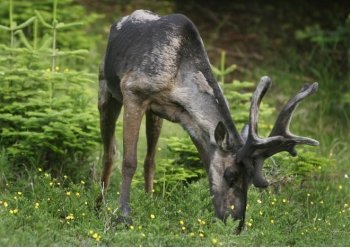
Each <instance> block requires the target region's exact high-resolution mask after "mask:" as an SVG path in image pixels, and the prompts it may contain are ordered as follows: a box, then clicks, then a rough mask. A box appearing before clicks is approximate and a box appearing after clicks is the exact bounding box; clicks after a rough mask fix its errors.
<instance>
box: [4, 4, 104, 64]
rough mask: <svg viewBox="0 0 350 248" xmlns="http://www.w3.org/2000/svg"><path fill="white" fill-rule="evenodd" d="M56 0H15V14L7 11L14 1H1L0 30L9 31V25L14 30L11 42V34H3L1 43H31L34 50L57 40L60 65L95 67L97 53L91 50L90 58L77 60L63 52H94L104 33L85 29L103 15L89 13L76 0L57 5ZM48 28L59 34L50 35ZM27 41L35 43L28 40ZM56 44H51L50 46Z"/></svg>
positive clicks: (17, 44)
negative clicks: (67, 58)
mask: <svg viewBox="0 0 350 248" xmlns="http://www.w3.org/2000/svg"><path fill="white" fill-rule="evenodd" d="M55 2H57V0H39V1H24V0H14V1H13V4H12V5H13V7H12V11H13V13H12V12H11V11H10V12H9V11H8V9H9V8H10V6H11V3H12V0H8V1H1V2H0V20H1V22H3V23H1V24H3V25H1V26H0V33H4V31H10V30H8V29H6V27H7V26H8V28H11V27H12V30H13V31H11V32H10V35H9V36H10V37H11V42H10V43H9V42H8V37H9V36H6V35H0V37H1V38H0V43H4V44H11V47H20V46H25V47H27V48H28V44H29V45H31V46H32V47H33V48H34V49H38V48H39V46H43V45H45V46H44V47H45V48H47V44H48V43H51V42H53V43H55V42H56V43H57V44H56V45H55V47H56V48H57V49H58V48H59V49H60V50H62V51H58V50H57V53H56V54H54V55H55V56H59V57H60V59H59V60H60V61H59V62H60V63H61V64H64V65H65V66H68V67H72V66H74V67H75V68H77V69H86V68H87V69H90V70H91V69H92V70H96V66H93V67H92V66H91V65H92V63H91V62H92V61H96V59H98V58H96V56H97V54H95V53H90V57H88V58H87V57H84V59H78V60H72V59H70V60H66V57H64V56H62V55H65V54H64V53H69V52H72V51H73V50H75V52H74V53H77V51H81V50H90V52H94V51H95V50H96V49H97V48H96V45H97V41H98V40H100V39H101V36H100V35H98V34H96V33H93V34H89V33H87V32H86V31H87V28H88V27H91V26H93V25H94V23H95V22H96V21H97V20H99V19H101V18H102V15H100V14H96V13H87V11H86V10H85V9H84V8H83V7H82V6H80V5H77V4H76V3H75V2H74V1H73V0H60V1H58V2H57V3H56V4H55ZM55 6H56V7H57V9H55V8H56V7H55ZM17 23H21V24H20V25H18V24H17ZM68 23H69V24H68ZM77 24H82V25H77ZM1 27H2V28H1ZM1 29H2V30H1ZM47 29H51V31H52V33H51V34H53V33H55V32H56V31H57V30H59V32H57V37H56V38H55V37H53V36H51V34H49V33H48V32H47ZM55 30H56V31H55ZM54 36H55V35H54ZM28 40H32V41H33V42H28ZM39 43H41V44H39ZM53 43H51V47H52V45H53ZM55 52H56V49H53V50H51V53H55ZM76 55H79V54H76Z"/></svg>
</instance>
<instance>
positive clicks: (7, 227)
mask: <svg viewBox="0 0 350 248" xmlns="http://www.w3.org/2000/svg"><path fill="white" fill-rule="evenodd" d="M12 4H13V6H12ZM0 7H1V8H0V9H1V11H0V25H2V26H0V34H1V36H0V54H1V56H0V62H1V63H0V81H1V82H2V83H1V84H2V85H1V86H0V87H1V88H0V246H349V244H350V231H349V226H350V179H349V177H350V170H349V160H350V155H349V154H350V153H349V144H350V143H349V141H350V133H349V130H350V129H349V128H350V121H349V113H350V112H349V109H350V106H349V105H350V100H349V99H350V98H349V95H350V94H349V92H350V89H349V85H348V83H347V82H348V78H349V76H348V74H346V73H344V71H341V70H340V69H339V67H337V64H336V63H332V57H330V54H333V52H334V51H335V49H337V48H336V46H334V44H330V46H329V47H328V44H329V43H327V42H329V41H327V40H326V38H327V37H324V36H322V33H321V34H320V33H317V35H318V36H317V37H318V40H317V39H316V40H317V41H320V39H322V38H323V39H324V40H326V41H327V42H326V41H325V42H324V44H323V43H322V44H323V46H320V44H319V43H316V44H315V43H312V39H311V43H310V44H311V45H312V46H313V51H312V52H310V53H306V55H307V56H306V55H305V54H304V55H305V56H306V57H303V58H300V57H299V56H297V55H296V50H293V49H290V50H286V51H285V54H284V57H282V58H280V57H279V58H275V59H276V60H277V62H276V61H274V60H270V61H269V63H266V64H264V65H261V66H258V67H255V68H254V70H252V71H251V72H250V73H249V74H247V78H244V76H243V78H241V79H237V78H235V79H234V80H233V83H231V82H232V81H231V77H235V75H236V74H234V72H236V66H233V65H230V62H228V60H226V59H225V53H217V55H216V60H215V63H214V62H213V71H214V73H215V75H216V76H217V78H218V80H219V81H220V82H221V84H222V87H223V90H224V93H225V95H226V97H227V99H228V102H229V104H230V107H231V111H232V115H233V118H234V119H235V120H236V121H237V123H238V126H239V127H241V126H242V125H243V124H244V123H245V122H246V120H247V118H248V108H249V98H250V96H251V94H252V92H253V90H254V87H255V84H256V82H257V81H258V79H259V78H260V76H261V75H265V74H268V75H271V76H272V78H273V81H274V82H275V83H274V85H273V87H272V89H271V92H269V93H268V94H267V96H266V97H265V98H266V100H265V99H264V104H263V105H262V113H261V125H260V126H259V128H260V129H261V132H262V133H263V134H266V133H267V132H268V130H269V128H271V125H272V124H273V120H274V118H275V116H276V114H277V113H278V111H279V109H280V105H281V102H285V101H286V100H287V99H288V98H289V96H290V95H292V94H293V93H294V92H296V91H297V90H298V89H299V88H300V87H301V85H302V83H303V82H304V81H308V82H310V83H311V82H312V81H318V82H319V84H320V89H319V92H317V93H316V94H315V95H314V96H312V97H310V99H307V100H306V101H305V102H303V103H302V104H301V105H300V106H299V108H298V110H297V111H296V113H295V116H294V118H293V120H292V123H293V124H292V129H293V132H295V133H298V134H302V135H307V136H310V137H313V138H315V139H317V140H319V141H320V146H319V147H316V148H315V147H312V148H305V147H297V150H298V151H299V155H298V157H296V158H293V157H291V156H290V155H289V154H287V153H282V154H279V155H276V156H274V157H272V158H270V159H268V160H267V161H266V163H265V166H264V174H265V175H266V177H267V178H268V179H269V181H270V182H271V185H270V186H269V187H268V188H267V189H264V190H262V189H257V188H254V187H253V186H252V187H251V188H250V189H249V192H248V206H247V213H246V225H245V228H244V230H243V232H242V233H241V234H240V235H235V231H234V230H235V227H236V226H237V223H236V222H233V221H232V220H229V221H228V222H227V223H226V224H224V223H223V222H221V221H219V220H218V219H216V218H215V217H214V210H213V206H212V201H211V198H210V195H209V186H208V179H207V177H206V174H205V172H204V170H203V169H202V168H201V163H200V161H199V159H198V155H197V153H196V151H195V149H194V147H193V145H192V144H191V142H190V140H189V139H188V137H187V134H186V133H185V132H184V131H183V130H182V128H181V127H180V126H179V125H176V124H173V123H170V122H165V123H164V127H163V129H162V134H161V138H160V140H159V144H158V148H157V150H158V153H157V171H156V176H155V179H156V180H155V189H154V192H153V194H152V195H148V194H146V193H145V192H144V185H143V175H142V174H143V168H142V167H143V166H142V164H143V159H144V155H145V151H146V139H145V130H144V129H145V127H144V124H143V125H142V128H141V132H140V140H139V150H138V153H139V156H138V170H137V173H136V176H135V179H134V181H133V188H132V195H131V207H132V210H133V211H132V219H133V223H132V225H131V226H124V225H120V224H119V225H118V224H116V221H115V220H116V218H117V210H118V196H119V185H120V181H121V168H120V166H121V160H122V158H121V154H122V149H121V148H122V140H121V137H122V120H121V119H119V120H118V122H117V130H116V140H117V149H118V150H117V153H116V156H115V167H114V171H113V175H112V178H111V185H110V188H109V191H108V194H107V197H106V199H105V201H104V202H103V205H102V209H101V210H100V211H99V212H97V211H96V210H95V208H94V207H95V206H94V203H95V199H96V197H97V196H98V195H99V193H100V191H101V187H100V185H99V177H100V173H101V155H102V154H101V153H102V146H101V143H100V138H99V119H98V110H97V93H98V80H97V77H98V76H97V73H98V72H97V68H98V62H96V61H100V58H101V57H102V53H103V52H101V50H103V48H102V49H98V48H96V47H94V45H93V44H101V43H102V44H105V41H104V40H103V38H102V36H103V34H104V33H103V34H101V33H98V34H96V32H95V31H96V26H97V24H96V23H98V25H100V26H103V27H105V29H106V30H108V28H109V25H110V23H107V21H106V20H105V19H103V18H102V17H101V16H100V14H97V13H91V12H86V10H85V9H84V8H83V7H82V6H80V5H79V4H76V3H74V2H73V1H71V0H64V1H56V0H54V1H51V0H50V1H49V0H47V1H42V3H39V2H35V3H29V2H28V1H20V0H16V1H13V2H12V1H2V3H1V4H0ZM141 7H145V6H141ZM163 7H164V6H163ZM73 8H74V13H76V14H75V15H72V14H71V12H72V9H73ZM35 10H36V11H35ZM77 13H78V14H77ZM15 22H16V23H15ZM80 22H81V23H80ZM348 23H349V22H346V24H344V23H339V24H338V27H339V29H336V31H337V30H338V34H339V37H340V41H344V43H345V44H347V43H346V41H348V37H347V36H341V34H343V33H342V32H340V31H339V30H343V29H346V28H349V26H348V25H349V24H348ZM94 25H95V26H94ZM81 27H84V28H81ZM340 28H343V29H340ZM91 30H92V31H91ZM310 33H311V32H310ZM310 33H308V31H307V30H302V31H300V33H299V37H300V36H303V35H304V36H303V37H304V39H307V38H308V35H310ZM313 37H314V36H313ZM341 39H343V40H341ZM265 42H266V41H265ZM303 42H305V43H306V42H307V41H303ZM337 44H338V43H337ZM339 44H340V43H339ZM332 45H333V46H332ZM102 47H103V45H102ZM322 56H323V57H322ZM305 58H307V59H309V60H308V61H309V62H310V61H311V60H313V61H315V63H310V65H309V66H308V69H307V70H305V68H304V67H303V66H302V62H301V60H302V59H305ZM319 58H327V60H322V59H319ZM217 61H219V62H218V63H216V62H217ZM238 69H240V66H238ZM241 69H242V68H241ZM339 75H340V76H339ZM311 80H312V81H311ZM296 82H297V83H296ZM336 86H337V87H336ZM265 101H266V102H265ZM121 116H122V115H121Z"/></svg>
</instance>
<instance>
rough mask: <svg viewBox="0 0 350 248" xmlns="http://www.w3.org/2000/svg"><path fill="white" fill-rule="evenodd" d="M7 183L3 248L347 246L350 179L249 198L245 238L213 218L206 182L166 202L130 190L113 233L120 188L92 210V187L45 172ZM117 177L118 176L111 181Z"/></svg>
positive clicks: (1, 215) (0, 207)
mask: <svg viewBox="0 0 350 248" xmlns="http://www.w3.org/2000/svg"><path fill="white" fill-rule="evenodd" d="M30 175H31V177H30V180H28V181H26V182H25V183H24V181H23V180H22V181H20V182H21V183H19V184H17V183H9V184H7V185H6V187H5V188H4V189H2V194H1V197H0V220H1V225H0V237H1V238H0V245H1V246H140V245H142V246H237V245H238V246H261V245H262V246H265V245H269V246H275V245H277V246H315V245H316V246H324V245H325V246H346V245H348V244H349V241H350V238H349V237H350V235H349V230H348V226H349V224H350V223H349V222H350V206H349V205H350V197H349V196H350V180H349V178H348V175H338V176H337V177H334V178H333V179H332V183H331V184H330V183H329V181H328V177H327V175H319V176H320V177H319V179H318V180H313V181H308V182H307V183H306V184H304V185H303V188H300V186H299V185H289V186H288V187H283V188H282V190H281V191H279V192H278V193H277V194H276V193H275V192H274V191H273V190H272V189H269V190H265V191H259V190H257V189H255V188H251V189H250V191H249V198H248V199H249V206H248V209H247V223H246V229H245V230H244V232H243V233H242V234H241V235H239V236H236V235H234V234H233V233H234V227H235V225H236V223H234V222H232V221H229V222H228V223H227V225H224V224H223V223H222V222H221V221H218V220H216V219H215V218H214V217H213V216H214V215H213V209H212V205H211V200H210V197H209V193H208V183H207V180H206V179H202V180H200V181H198V182H196V183H193V184H191V185H189V186H188V187H186V186H184V185H178V186H177V188H176V190H175V191H173V192H172V194H171V195H165V196H164V197H163V194H162V192H155V193H154V196H153V197H150V196H149V195H147V194H145V193H144V192H143V189H142V187H134V188H133V194H132V208H133V214H132V216H133V225H132V226H130V227H129V228H127V227H125V226H116V225H115V223H114V220H115V218H116V216H115V214H114V211H115V209H116V208H117V196H118V189H117V188H116V187H113V188H111V190H110V191H109V194H108V198H107V201H106V203H105V205H104V207H103V209H102V211H101V212H100V213H99V214H97V213H96V212H95V211H94V206H93V202H94V198H95V197H96V196H97V194H98V192H99V188H98V185H97V184H95V183H94V182H91V181H83V180H81V181H80V182H78V183H75V184H74V183H72V182H71V181H70V179H69V178H68V177H63V178H61V179H56V178H52V177H51V175H50V174H49V173H46V172H43V171H42V170H41V169H40V168H39V170H38V171H31V172H30ZM116 176H117V175H116Z"/></svg>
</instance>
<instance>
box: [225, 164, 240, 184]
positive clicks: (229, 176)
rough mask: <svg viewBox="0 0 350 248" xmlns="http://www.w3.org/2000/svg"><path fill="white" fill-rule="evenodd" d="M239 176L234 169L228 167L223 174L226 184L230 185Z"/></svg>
mask: <svg viewBox="0 0 350 248" xmlns="http://www.w3.org/2000/svg"><path fill="white" fill-rule="evenodd" d="M238 176H239V171H238V170H237V169H235V168H232V167H229V168H227V169H226V170H225V172H224V178H225V180H226V182H227V183H229V184H231V183H232V182H234V181H236V180H237V178H238Z"/></svg>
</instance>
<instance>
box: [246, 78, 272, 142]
mask: <svg viewBox="0 0 350 248" xmlns="http://www.w3.org/2000/svg"><path fill="white" fill-rule="evenodd" d="M270 86H271V79H270V78H269V77H268V76H264V77H262V78H261V79H260V82H259V84H258V86H257V87H256V90H255V92H254V94H253V97H252V101H251V105H250V115H249V119H250V120H249V133H248V135H249V136H253V137H257V135H258V121H259V107H260V103H261V100H262V99H263V97H264V95H265V94H266V92H267V90H268V89H269V88H270Z"/></svg>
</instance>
